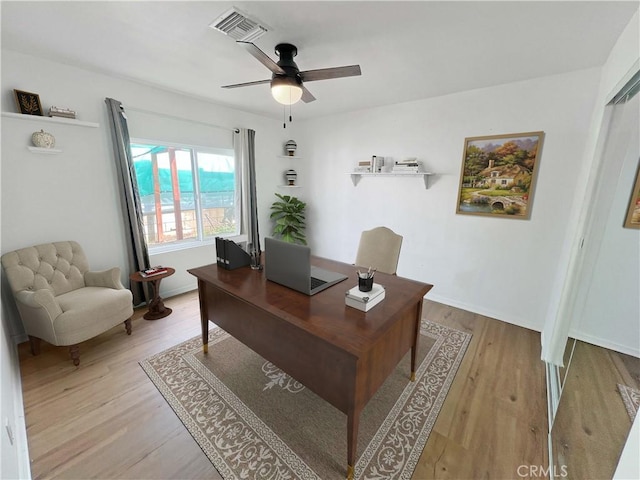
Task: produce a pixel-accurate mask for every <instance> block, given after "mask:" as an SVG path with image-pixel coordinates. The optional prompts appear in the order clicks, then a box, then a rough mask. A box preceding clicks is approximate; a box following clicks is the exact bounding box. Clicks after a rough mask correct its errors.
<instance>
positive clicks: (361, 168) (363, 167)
mask: <svg viewBox="0 0 640 480" xmlns="http://www.w3.org/2000/svg"><path fill="white" fill-rule="evenodd" d="M353 171H354V172H363V173H367V172H370V171H371V162H370V161H369V160H365V161H363V162H358V166H357V167H356V168H355V169H354V170H353Z"/></svg>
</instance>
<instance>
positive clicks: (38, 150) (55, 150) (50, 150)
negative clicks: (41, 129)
mask: <svg viewBox="0 0 640 480" xmlns="http://www.w3.org/2000/svg"><path fill="white" fill-rule="evenodd" d="M27 148H28V149H29V151H30V152H31V153H41V154H44V155H56V154H58V153H62V150H61V149H60V148H41V147H27Z"/></svg>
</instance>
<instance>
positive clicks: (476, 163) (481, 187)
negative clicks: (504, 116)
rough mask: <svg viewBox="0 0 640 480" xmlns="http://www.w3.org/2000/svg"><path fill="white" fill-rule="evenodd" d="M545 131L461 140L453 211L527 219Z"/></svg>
mask: <svg viewBox="0 0 640 480" xmlns="http://www.w3.org/2000/svg"><path fill="white" fill-rule="evenodd" d="M543 143H544V132H543V131H535V132H523V133H506V134H501V135H486V136H480V137H467V138H465V139H464V149H463V152H462V167H461V169H460V183H459V187H458V197H457V203H456V213H457V214H461V215H479V216H485V217H495V218H514V219H520V220H529V219H530V218H531V207H532V204H533V194H534V191H535V184H536V179H537V176H538V168H539V166H540V157H541V155H542V145H543Z"/></svg>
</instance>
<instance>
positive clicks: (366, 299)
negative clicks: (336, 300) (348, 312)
mask: <svg viewBox="0 0 640 480" xmlns="http://www.w3.org/2000/svg"><path fill="white" fill-rule="evenodd" d="M384 294H385V289H384V287H383V286H382V285H380V284H378V283H374V284H373V288H372V289H371V291H370V292H361V291H360V290H359V289H358V286H357V285H356V286H355V287H353V288H352V289H351V290H348V291H347V293H346V295H345V297H344V301H345V303H346V304H347V306H348V307H353V308H357V309H358V310H362V311H363V312H368V311H369V310H371V309H372V308H373V307H375V306H376V305H377V304H379V303H380V302H381V301H382V300H384Z"/></svg>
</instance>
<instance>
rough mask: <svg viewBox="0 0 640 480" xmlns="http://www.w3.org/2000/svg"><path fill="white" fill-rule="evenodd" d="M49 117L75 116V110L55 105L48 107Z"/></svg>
mask: <svg viewBox="0 0 640 480" xmlns="http://www.w3.org/2000/svg"><path fill="white" fill-rule="evenodd" d="M49 116H50V117H62V118H73V119H75V118H76V111H75V110H71V109H69V108H62V107H55V106H52V107H50V108H49Z"/></svg>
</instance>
